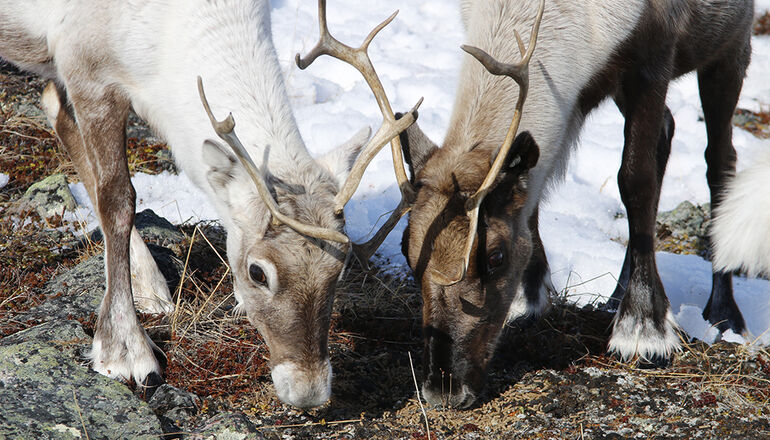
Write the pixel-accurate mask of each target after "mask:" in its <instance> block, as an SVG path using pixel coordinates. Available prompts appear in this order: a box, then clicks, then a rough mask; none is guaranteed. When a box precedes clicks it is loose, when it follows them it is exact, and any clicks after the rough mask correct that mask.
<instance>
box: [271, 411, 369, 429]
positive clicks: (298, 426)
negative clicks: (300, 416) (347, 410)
mask: <svg viewBox="0 0 770 440" xmlns="http://www.w3.org/2000/svg"><path fill="white" fill-rule="evenodd" d="M363 422H364V414H363V413H361V418H360V419H350V420H337V421H332V422H327V421H325V420H322V421H320V422H311V423H297V424H293V425H270V426H260V427H257V430H258V431H262V430H265V429H286V428H304V427H306V426H334V425H347V424H350V423H363Z"/></svg>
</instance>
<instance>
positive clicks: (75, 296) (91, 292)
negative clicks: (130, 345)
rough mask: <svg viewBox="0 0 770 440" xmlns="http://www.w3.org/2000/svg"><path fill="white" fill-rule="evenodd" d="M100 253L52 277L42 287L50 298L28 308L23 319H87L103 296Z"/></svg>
mask: <svg viewBox="0 0 770 440" xmlns="http://www.w3.org/2000/svg"><path fill="white" fill-rule="evenodd" d="M104 286H105V284H104V255H101V254H100V255H96V256H94V257H91V258H89V259H88V260H86V261H84V262H82V263H80V264H78V265H77V266H75V267H73V268H72V269H70V270H69V271H67V272H64V273H63V274H61V275H59V276H57V277H55V278H54V279H52V280H51V281H50V282H49V283H48V285H47V286H46V289H45V292H44V293H45V294H46V295H47V296H49V297H51V299H49V300H48V301H46V302H44V303H43V304H41V305H39V306H37V307H34V308H32V309H30V310H29V311H28V312H27V313H26V316H25V317H26V318H27V319H37V320H41V321H48V320H50V319H54V318H59V319H88V318H89V317H90V316H91V313H96V311H97V310H98V309H99V304H100V303H101V301H102V296H103V295H104Z"/></svg>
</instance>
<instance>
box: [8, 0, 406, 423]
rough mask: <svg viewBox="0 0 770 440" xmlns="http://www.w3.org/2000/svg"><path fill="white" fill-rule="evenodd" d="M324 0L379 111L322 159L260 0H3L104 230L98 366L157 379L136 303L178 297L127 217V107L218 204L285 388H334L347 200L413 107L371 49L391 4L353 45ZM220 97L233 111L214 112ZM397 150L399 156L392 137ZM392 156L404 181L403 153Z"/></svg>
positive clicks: (239, 286) (302, 403) (162, 305)
mask: <svg viewBox="0 0 770 440" xmlns="http://www.w3.org/2000/svg"><path fill="white" fill-rule="evenodd" d="M325 6H326V4H325V1H323V0H319V14H320V17H319V20H320V22H321V31H322V37H323V40H322V41H323V42H324V44H329V45H332V47H333V49H335V51H334V52H333V55H334V56H335V57H337V58H339V59H341V60H344V61H346V62H349V63H350V64H352V65H353V66H354V67H356V68H357V69H358V70H360V71H361V73H362V74H363V75H364V77H365V78H366V80H367V82H368V83H369V84H370V85H371V86H372V90H373V91H374V94H375V96H376V98H377V102H378V103H379V104H380V107H381V109H382V111H383V124H382V126H381V128H380V129H379V130H378V131H377V133H376V134H375V135H374V136H373V137H372V139H371V140H369V142H368V143H367V142H366V139H367V137H368V132H367V131H362V132H360V133H359V134H358V135H356V137H355V138H354V139H353V140H351V141H350V142H348V143H346V144H345V145H343V146H342V147H341V148H339V149H337V150H335V151H332V152H331V153H330V154H328V155H326V156H324V157H321V158H317V159H316V158H313V157H311V156H310V154H309V153H308V151H307V149H306V148H305V144H304V142H303V140H302V138H301V136H300V134H299V130H298V129H297V124H296V122H295V120H294V117H293V115H292V113H291V108H290V106H289V101H288V97H287V95H286V90H285V86H284V83H283V77H282V73H281V69H280V66H279V64H278V59H277V57H276V54H275V49H274V47H273V42H272V36H271V29H270V8H269V2H268V1H267V0H217V1H208V0H186V1H182V2H178V1H171V0H148V1H147V2H124V1H122V0H103V1H99V2H89V1H85V0H73V1H67V2H60V1H54V0H33V1H29V2H15V1H11V0H0V56H2V57H3V58H4V59H7V60H8V61H11V62H13V63H15V64H16V65H18V66H19V67H22V68H25V69H28V70H32V71H34V72H37V73H39V74H41V75H44V76H45V77H47V78H50V79H52V80H53V82H52V83H51V84H49V86H48V87H47V88H46V90H45V92H44V93H43V107H44V109H45V110H46V113H47V115H48V117H49V119H50V121H51V124H52V125H53V127H54V129H55V131H56V133H57V135H58V137H59V139H60V140H61V143H62V145H63V147H64V149H65V150H66V151H67V153H68V154H69V156H70V157H71V159H72V161H73V162H74V164H75V167H76V168H77V170H78V173H79V175H80V178H81V179H82V180H83V182H84V184H85V186H86V189H87V191H88V194H89V197H90V198H91V200H92V201H93V203H94V206H95V210H96V214H97V215H98V218H99V222H100V224H101V227H102V230H103V232H104V242H105V245H104V247H105V266H106V267H105V269H106V284H107V287H106V292H105V295H104V299H103V300H102V304H101V306H100V308H99V317H98V321H97V325H96V331H95V334H94V340H93V347H92V350H91V353H90V358H91V361H92V363H93V368H94V369H95V370H96V371H98V372H99V373H102V374H105V375H107V376H110V377H113V378H118V379H135V380H136V382H137V383H144V384H146V385H148V386H149V385H154V384H157V383H158V382H159V381H161V379H160V372H161V371H160V366H159V364H158V361H157V360H156V358H155V356H154V354H153V350H157V347H156V346H155V344H153V342H152V341H151V340H150V339H149V337H148V336H147V334H146V333H145V331H144V329H143V328H142V327H141V325H140V324H139V322H138V320H137V316H136V311H135V309H134V301H135V300H136V302H137V305H138V306H139V307H140V308H141V309H144V310H146V311H150V312H169V311H171V310H172V301H171V297H170V295H169V292H168V288H167V287H166V284H165V280H164V279H163V277H162V275H161V274H160V272H159V271H158V269H157V266H156V265H155V262H154V261H153V260H152V257H151V256H150V253H149V251H148V250H147V247H146V245H145V244H144V243H143V242H142V240H141V238H140V237H139V235H138V233H137V232H136V229H135V228H134V227H133V222H134V209H135V192H134V188H133V186H132V185H131V181H130V177H129V173H128V166H127V161H126V151H125V128H126V118H127V117H128V113H129V109H130V108H131V107H133V109H134V110H135V111H136V112H137V113H138V114H139V115H140V116H141V117H143V118H144V119H145V120H146V121H148V122H149V123H150V125H151V126H152V127H153V128H154V129H155V130H156V132H157V133H158V134H159V135H161V136H162V137H163V138H165V139H166V141H167V142H168V143H169V145H170V147H171V149H172V151H173V154H174V157H175V160H176V162H177V164H178V165H179V167H180V168H181V169H182V170H184V171H185V172H186V174H187V175H188V176H189V177H190V178H191V180H192V181H193V182H194V183H195V184H196V185H198V186H199V187H200V188H201V189H202V190H203V191H204V192H205V193H206V194H207V195H208V197H209V199H210V200H211V201H212V203H213V204H214V206H215V207H216V209H217V211H218V213H219V215H220V217H221V219H222V222H223V224H224V226H225V228H226V229H227V254H228V260H229V264H230V268H231V270H232V271H233V274H234V293H235V298H236V300H237V302H238V306H237V307H238V309H239V310H241V311H243V312H245V313H246V314H247V316H248V318H249V320H250V321H251V322H252V323H253V324H254V325H256V327H257V328H258V329H259V331H260V333H261V334H262V335H263V336H264V339H265V341H266V342H267V345H268V347H269V349H270V354H271V359H270V361H271V362H270V363H271V369H272V377H273V382H274V383H275V388H276V392H277V394H278V396H279V397H280V398H281V399H282V400H283V401H285V402H287V403H289V404H292V405H296V406H299V407H303V408H306V407H313V406H318V405H320V404H322V403H324V402H325V401H326V400H327V399H328V398H329V395H330V393H331V378H332V370H331V364H330V362H329V350H328V347H327V343H328V333H329V322H330V315H331V307H332V302H333V298H334V290H335V285H336V282H337V279H338V278H339V275H340V272H341V270H342V268H343V265H344V262H345V260H346V257H347V255H348V252H349V250H350V244H349V240H348V238H347V236H346V235H345V234H344V233H343V231H344V224H345V221H344V218H343V216H342V209H343V207H344V206H345V204H346V203H347V202H348V200H349V199H350V197H351V196H352V195H353V192H354V191H355V188H356V187H357V185H358V183H359V182H360V180H361V176H362V175H363V173H364V170H365V169H366V167H367V165H368V164H369V162H370V161H371V160H372V158H373V157H374V156H375V155H376V153H377V152H378V151H379V150H380V149H381V148H382V147H383V146H384V145H385V144H386V143H388V142H389V141H390V140H391V139H392V138H394V137H395V138H396V139H398V137H397V134H398V133H399V132H401V131H402V130H404V129H405V128H406V127H408V126H409V124H410V123H412V122H413V121H414V116H413V115H412V114H411V113H410V114H409V115H408V116H407V117H405V118H402V119H401V120H399V121H396V120H395V118H394V115H393V113H392V111H391V110H390V105H389V104H388V98H387V96H386V95H385V91H384V89H383V87H382V85H381V84H380V81H379V79H378V78H377V75H376V73H375V71H374V67H373V66H372V64H371V61H370V60H369V57H368V55H367V49H368V46H369V44H370V43H371V41H372V39H373V38H374V37H375V35H376V34H377V33H378V32H379V31H380V30H381V29H382V28H383V27H385V26H386V25H387V24H388V23H389V22H390V21H391V20H392V19H393V16H391V17H390V18H389V19H387V20H386V21H385V22H383V23H382V24H380V25H379V26H377V27H376V28H375V29H374V30H373V31H372V32H371V33H370V34H369V36H368V37H367V38H366V40H365V41H364V43H363V44H362V46H361V47H359V48H356V49H353V48H349V47H347V46H344V45H342V44H341V43H339V42H337V41H336V40H334V39H333V38H332V37H331V36H330V35H329V34H328V30H327V29H326V20H325ZM394 16H395V14H394ZM323 47H325V46H324V45H323V44H322V45H321V46H319V48H320V49H319V51H315V52H314V54H313V55H312V56H311V58H310V61H312V59H314V58H315V57H316V56H318V55H319V54H320V53H321V52H322V50H321V49H323ZM307 64H309V62H308V63H303V64H302V65H303V67H305V66H306V65H307ZM198 75H200V76H198ZM196 77H197V88H196ZM204 81H205V83H206V85H207V91H208V94H209V97H210V98H211V103H212V105H211V106H209V102H208V100H207V99H206V96H205V95H204V92H203V82H204ZM201 103H203V106H201ZM418 105H419V104H418ZM227 111H232V112H233V113H232V114H231V115H230V116H228V117H227V118H226V119H225V120H224V121H221V122H220V121H217V120H216V119H215V118H214V114H220V115H224V114H225V113H226V112H227ZM233 115H234V117H233ZM235 119H237V120H238V121H239V123H240V124H242V125H239V126H238V131H239V136H236V135H235V132H234V128H235ZM212 126H213V130H212ZM239 137H240V139H242V140H243V141H241V140H240V139H239ZM217 138H219V139H217ZM364 144H366V145H364ZM362 148H363V149H362ZM393 149H394V151H395V153H394V154H395V156H396V157H400V154H401V153H400V151H401V150H400V145H399V144H398V141H397V140H396V141H395V142H394V143H393ZM361 150H362V152H361V154H360V156H359V157H358V159H357V160H356V156H357V155H358V153H359V151H361ZM252 158H254V160H252ZM396 169H397V170H399V171H400V175H402V176H403V178H402V180H403V181H404V182H406V180H407V178H406V173H405V171H404V169H403V164H402V163H401V161H400V159H399V161H398V163H397V165H396ZM386 226H387V225H386ZM385 233H386V232H382V233H378V234H376V235H375V237H374V239H373V240H372V242H370V243H368V244H365V245H361V246H355V248H356V250H357V253H358V254H360V255H362V257H363V258H365V257H366V256H367V255H368V254H369V253H371V252H372V251H373V249H376V247H377V246H378V244H379V241H378V240H379V237H382V236H384V234H385Z"/></svg>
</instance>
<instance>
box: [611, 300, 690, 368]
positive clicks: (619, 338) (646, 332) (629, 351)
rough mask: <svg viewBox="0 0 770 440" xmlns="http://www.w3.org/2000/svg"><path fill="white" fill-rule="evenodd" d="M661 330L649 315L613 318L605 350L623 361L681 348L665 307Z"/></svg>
mask: <svg viewBox="0 0 770 440" xmlns="http://www.w3.org/2000/svg"><path fill="white" fill-rule="evenodd" d="M663 327H664V330H663V332H660V331H659V330H658V329H657V328H656V327H655V324H654V323H653V322H652V320H651V319H650V318H646V317H645V318H640V317H638V316H632V315H630V314H627V315H625V316H624V317H623V318H622V319H617V315H615V323H614V326H613V330H612V337H611V338H610V342H609V347H608V351H609V352H610V353H616V354H617V355H618V356H620V358H621V359H622V360H624V361H628V360H632V359H634V358H636V357H639V358H640V359H644V360H651V359H653V358H654V357H662V358H666V359H668V358H670V356H671V355H672V354H673V353H675V352H679V351H681V346H680V344H679V336H678V334H677V332H676V329H677V325H676V321H675V320H674V315H673V314H672V313H671V310H670V309H669V310H668V311H667V312H666V318H665V323H664V325H663Z"/></svg>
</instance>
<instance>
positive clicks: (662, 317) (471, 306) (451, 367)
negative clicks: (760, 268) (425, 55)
mask: <svg viewBox="0 0 770 440" xmlns="http://www.w3.org/2000/svg"><path fill="white" fill-rule="evenodd" d="M538 3H540V5H539V8H538ZM461 10H462V17H463V23H464V26H465V29H466V33H467V38H468V40H469V42H470V43H471V44H473V45H474V46H477V47H479V48H483V49H485V50H486V51H488V52H489V53H490V54H492V56H494V57H497V58H498V59H500V60H503V61H509V60H511V59H515V57H518V56H519V53H520V54H521V56H522V57H523V60H522V61H520V62H519V63H517V64H515V65H507V66H506V65H503V64H500V63H498V62H497V61H495V60H494V59H493V58H492V56H490V55H488V54H486V53H485V52H483V51H481V50H480V49H476V48H470V47H466V48H465V50H466V51H467V52H469V53H470V54H471V55H473V56H474V57H475V58H476V59H477V60H478V61H477V60H471V59H466V60H465V62H464V64H463V67H462V71H461V74H460V81H459V83H460V86H459V90H458V94H457V98H456V101H455V106H454V112H453V114H452V118H451V121H450V126H449V129H448V132H447V135H446V138H445V140H444V143H443V146H442V147H441V148H438V147H437V146H436V145H435V144H434V143H432V142H431V141H430V140H429V139H428V138H427V137H426V136H425V135H424V134H422V132H421V131H420V130H419V127H417V125H416V124H415V125H413V126H411V127H410V128H409V129H408V130H407V131H406V132H405V133H403V134H402V143H403V145H404V147H405V152H406V154H405V156H406V158H407V160H408V161H409V164H410V169H411V175H412V181H413V182H414V185H415V187H416V188H417V200H416V203H415V205H414V207H413V208H412V211H411V214H410V218H409V225H408V227H407V229H406V231H405V233H404V238H403V242H402V243H403V244H402V248H403V252H404V254H405V255H406V257H407V261H408V262H409V265H410V267H411V268H412V270H413V271H414V275H415V278H416V280H417V281H418V282H419V283H420V284H421V288H422V293H423V329H424V338H425V341H424V342H425V346H424V347H425V348H424V349H425V353H424V374H425V379H424V383H423V393H424V396H425V398H426V399H427V400H428V402H430V403H432V404H437V405H449V406H455V407H461V408H462V407H467V406H469V405H471V404H472V403H473V402H474V401H476V399H477V397H478V395H479V393H480V392H481V390H482V388H483V385H484V383H485V376H486V369H487V366H488V364H489V361H490V359H491V358H492V355H493V354H494V351H495V346H496V343H497V340H498V337H499V335H500V333H501V330H502V328H503V326H504V325H505V324H506V323H507V322H509V321H511V320H514V319H519V318H522V317H525V316H537V315H539V314H540V313H541V312H542V310H543V308H544V306H545V305H546V304H547V291H548V290H550V280H549V278H550V275H549V273H548V264H547V260H546V255H545V252H544V249H543V245H542V242H541V240H540V237H539V233H538V204H539V203H540V201H541V200H543V199H544V198H545V197H546V196H547V193H548V189H549V187H550V186H551V185H553V184H554V183H555V182H556V181H558V180H559V178H560V177H561V176H562V175H563V174H564V171H565V167H566V163H567V160H568V158H569V155H570V154H571V150H572V148H573V146H574V145H575V144H576V142H577V136H578V133H579V131H580V128H581V126H582V124H583V121H584V120H585V117H586V115H587V114H588V113H589V112H590V111H591V110H592V109H593V108H595V107H596V106H597V105H598V104H599V103H600V102H601V101H602V100H604V99H606V98H608V97H610V98H612V99H614V101H615V103H616V104H617V106H618V108H619V109H620V111H621V112H622V113H623V115H624V116H625V119H626V124H625V130H624V132H625V145H624V148H623V162H622V166H621V169H620V172H619V174H618V183H619V186H620V193H621V197H622V200H623V203H624V204H625V206H626V209H627V211H628V221H629V231H630V233H629V244H628V249H627V253H626V258H625V261H624V264H623V268H622V271H621V276H620V278H619V282H618V286H617V289H616V290H615V292H614V293H613V295H612V298H611V300H610V303H609V305H608V306H609V307H611V308H617V313H616V315H615V319H614V323H613V331H612V337H611V339H610V341H609V350H610V351H611V352H614V353H617V354H618V355H619V356H620V357H621V358H622V359H626V360H630V359H637V358H638V359H640V360H641V361H643V362H646V363H653V364H655V365H661V364H665V363H666V362H667V361H668V360H669V359H670V357H671V355H672V353H674V352H676V351H677V350H679V338H678V335H677V331H676V328H677V327H676V323H675V322H674V319H673V315H672V313H671V310H670V305H669V302H668V300H667V298H666V295H665V292H664V289H663V285H662V283H661V281H660V278H659V276H658V273H657V269H656V265H655V254H654V242H655V217H656V210H657V204H658V198H659V194H660V187H661V182H662V179H663V173H664V170H665V167H666V162H667V160H668V156H669V151H670V148H671V138H672V136H673V130H674V121H673V118H672V116H671V113H670V112H669V110H668V109H667V108H666V104H665V98H666V91H667V89H668V84H669V82H670V81H671V80H672V79H673V78H676V77H678V76H680V75H682V74H684V73H687V72H691V71H697V72H698V80H699V84H700V91H701V101H702V104H703V112H704V116H705V119H706V126H707V130H708V146H707V148H706V161H707V164H708V173H707V178H708V182H709V187H710V189H711V197H712V206H714V207H717V206H718V205H719V202H720V199H719V194H720V191H721V190H722V187H723V184H724V181H725V178H726V177H727V176H729V175H730V174H731V173H732V172H733V170H734V163H735V151H734V149H733V147H732V136H731V133H732V129H731V125H730V124H731V117H732V114H733V111H734V109H735V105H736V102H737V99H738V95H739V93H740V89H741V85H742V81H743V78H744V75H745V71H746V68H747V66H748V62H749V56H750V53H751V50H750V25H751V19H752V14H753V4H752V1H751V0H739V1H727V0H681V1H680V0H631V1H629V0H622V1H621V0H581V1H566V0H548V3H547V4H546V3H545V2H543V1H535V0H519V1H513V0H463V1H462V2H461ZM532 23H534V24H532ZM530 24H532V26H533V32H532V34H531V36H530V37H529V41H528V42H527V43H526V44H525V43H524V42H523V41H522V39H521V38H520V37H519V36H518V34H517V32H516V29H521V28H524V27H526V26H529V25H530ZM538 35H539V36H540V37H539V38H538ZM535 40H537V51H536V52H535V53H534V55H533V50H534V48H535ZM517 46H518V47H517ZM525 47H526V49H525ZM530 57H531V59H530ZM479 61H480V63H479ZM490 72H491V73H493V74H495V75H500V74H506V75H508V76H512V77H513V78H514V79H516V82H517V83H519V85H520V88H519V90H516V88H515V87H514V86H513V82H511V81H510V79H507V78H505V77H504V76H495V75H490ZM527 74H528V75H527ZM527 78H529V81H527ZM527 92H528V96H529V98H528V102H527V109H526V111H523V112H522V105H523V100H524V99H525V97H526V96H527ZM517 96H518V98H517ZM519 118H520V121H521V134H519V135H518V136H516V137H514V135H515V134H516V133H518V132H519V131H518V128H519V127H518V121H519ZM512 119H513V121H514V123H513V124H511V125H510V128H509V130H508V132H507V135H506V131H505V127H506V126H508V125H509V122H510V121H511V120H512ZM514 139H515V140H514ZM512 141H513V142H512ZM511 143H512V145H513V146H512V147H511V148H510V149H508V146H509V145H511ZM501 145H502V146H503V147H501ZM538 147H539V148H538ZM713 280H714V284H713V290H712V294H711V298H710V300H709V303H708V305H707V306H706V309H705V311H704V317H705V318H707V319H708V320H709V321H710V322H712V323H715V324H717V325H718V326H719V327H720V328H721V329H726V328H732V329H733V330H734V331H736V332H739V333H740V332H743V331H744V330H745V324H744V322H743V318H742V316H741V314H740V311H739V310H738V308H737V306H736V304H735V302H734V300H733V296H732V285H731V274H730V273H725V272H719V271H716V272H715V273H714V277H713Z"/></svg>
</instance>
